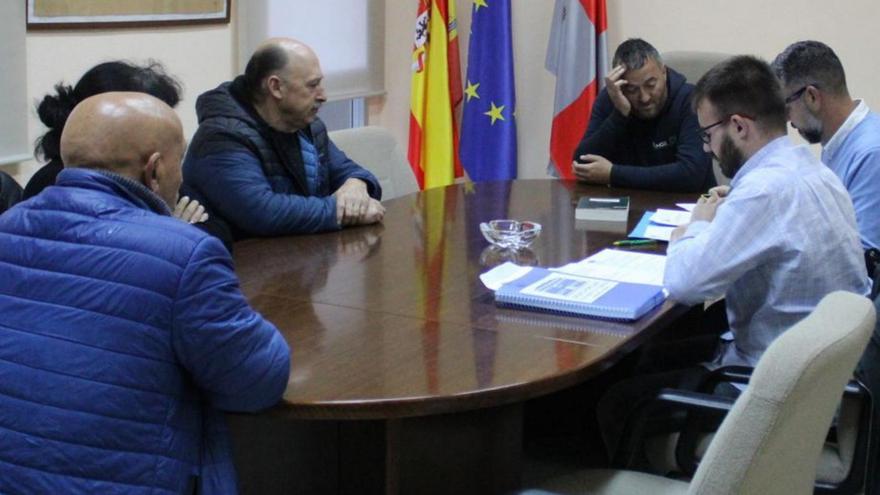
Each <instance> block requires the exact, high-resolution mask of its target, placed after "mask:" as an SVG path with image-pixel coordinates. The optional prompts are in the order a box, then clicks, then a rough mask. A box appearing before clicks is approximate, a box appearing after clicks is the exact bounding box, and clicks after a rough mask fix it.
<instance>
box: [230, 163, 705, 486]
mask: <svg viewBox="0 0 880 495" xmlns="http://www.w3.org/2000/svg"><path fill="white" fill-rule="evenodd" d="M583 195H589V196H594V197H611V196H629V197H630V201H631V206H630V214H629V221H628V226H627V227H628V229H632V227H633V226H634V225H635V223H636V222H637V221H638V219H639V218H641V216H642V214H643V213H644V212H645V211H646V210H650V209H653V208H656V207H658V206H660V207H673V205H674V204H675V203H676V202H680V201H694V200H695V198H694V195H683V194H668V193H657V192H647V191H635V190H621V189H609V188H605V187H589V186H584V185H581V184H576V183H573V182H566V181H557V180H518V181H509V182H486V183H477V184H459V185H453V186H449V187H446V188H437V189H431V190H428V191H424V192H420V193H416V194H412V195H409V196H405V197H401V198H397V199H394V200H391V201H388V202H386V203H385V205H386V208H387V212H386V215H385V219H384V222H383V223H382V224H381V225H373V226H366V227H357V228H351V229H346V230H343V231H340V232H334V233H325V234H319V235H310V236H296V237H284V238H275V239H257V240H249V241H244V242H241V243H238V244H236V246H235V263H236V271H237V273H238V275H239V277H240V279H241V284H242V290H243V292H244V293H245V295H246V296H247V297H248V299H249V300H250V302H251V304H252V305H253V306H254V307H255V308H256V309H257V310H258V311H260V312H261V313H262V314H263V315H265V316H266V317H267V318H268V319H269V320H270V321H272V322H273V323H274V324H275V325H276V326H277V327H278V328H279V330H281V332H282V333H283V334H284V337H285V338H286V339H287V341H288V343H289V344H290V346H291V349H292V367H291V376H290V382H289V384H288V388H287V391H286V393H285V395H284V400H283V402H282V404H280V405H278V406H277V407H276V408H274V409H273V410H271V411H269V412H268V413H264V414H261V415H257V416H240V415H230V416H229V418H230V424H231V428H232V431H233V440H234V444H235V452H236V464H237V467H238V471H239V477H240V481H241V488H242V493H261V494H262V493H402V494H409V493H418V494H430V493H444V494H445V493H480V494H487V493H505V492H507V491H509V490H510V489H513V488H516V487H517V485H518V483H519V473H520V464H521V449H522V448H521V429H522V404H523V402H524V401H526V400H528V399H531V398H534V397H537V396H540V395H544V394H549V393H551V392H554V391H557V390H560V389H562V388H565V387H569V386H572V385H575V384H578V383H581V382H583V381H584V380H586V379H588V378H590V377H591V376H594V375H596V374H597V373H600V372H601V371H602V370H604V369H606V368H607V367H609V366H611V365H612V364H614V363H615V362H616V361H617V360H618V359H619V358H620V357H621V356H623V355H624V354H626V353H627V352H629V351H631V350H632V349H633V348H635V347H636V346H638V345H639V344H640V343H642V342H643V341H644V340H645V339H647V338H648V337H650V336H651V335H652V334H654V333H655V332H657V331H659V330H661V329H662V328H664V327H666V326H667V325H668V324H669V323H670V322H671V321H673V320H674V319H675V318H676V317H678V316H679V315H681V314H682V313H683V312H684V311H685V310H686V308H684V307H681V306H679V305H675V304H673V303H671V302H669V301H667V302H665V303H664V304H663V305H661V306H660V307H658V308H657V309H655V310H653V311H652V312H650V313H649V314H648V315H646V316H645V317H643V318H641V319H640V320H638V321H636V322H632V323H617V322H609V321H600V320H593V319H587V318H574V317H564V316H555V315H549V314H542V313H536V312H528V311H519V310H513V309H504V308H498V307H496V306H495V304H494V302H493V296H492V294H491V292H490V291H489V290H488V289H486V288H485V287H483V285H482V284H481V282H480V281H479V279H478V275H479V274H480V273H482V272H483V271H485V270H486V269H488V267H489V266H491V265H492V264H497V263H499V262H501V261H503V259H502V258H504V257H505V256H504V255H503V254H499V253H498V252H497V251H495V250H492V249H491V248H490V247H489V245H488V243H487V242H486V241H485V239H483V236H482V234H481V233H480V231H479V224H480V222H484V221H488V220H491V219H496V218H515V219H522V220H533V221H536V222H538V223H541V224H542V225H543V232H542V234H541V236H540V237H539V238H538V239H537V241H536V242H535V243H534V244H533V245H532V246H531V249H530V250H528V251H525V252H522V253H519V254H518V261H520V262H522V263H532V264H537V265H540V266H557V265H562V264H565V263H568V262H570V261H575V260H579V259H582V258H584V257H586V256H588V255H590V254H592V253H595V252H597V251H599V250H601V249H603V248H605V247H608V246H609V245H610V244H611V242H613V241H614V240H617V239H620V238H623V237H625V232H619V233H618V232H602V231H596V230H589V228H586V227H584V226H582V225H580V224H579V223H577V222H575V218H574V207H575V204H576V202H577V199H578V198H579V197H580V196H583ZM664 249H665V245H661V247H660V248H658V250H661V251H662V250H664Z"/></svg>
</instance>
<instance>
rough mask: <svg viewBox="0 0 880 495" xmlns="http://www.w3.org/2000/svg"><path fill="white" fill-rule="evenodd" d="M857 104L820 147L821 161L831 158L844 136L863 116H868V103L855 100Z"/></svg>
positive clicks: (826, 161)
mask: <svg viewBox="0 0 880 495" xmlns="http://www.w3.org/2000/svg"><path fill="white" fill-rule="evenodd" d="M856 101H857V102H858V104H857V105H856V108H855V109H853V111H852V112H850V114H849V117H847V118H846V120H844V121H843V124H842V125H841V126H840V129H837V132H835V133H834V135H833V136H831V139H829V140H828V142H827V143H826V144H825V146H823V147H822V161H823V162H825V163H828V160H826V157H827V158H829V159H830V158H831V157H832V156H834V154H835V153H837V150H838V149H840V145H842V144H843V142H844V141H845V140H846V137H847V136H849V133H850V132H852V130H853V129H855V128H856V126H857V125H859V124H860V123H861V122H862V121H863V120H865V117H867V116H868V111H869V109H868V105H867V104H866V103H865V100H856Z"/></svg>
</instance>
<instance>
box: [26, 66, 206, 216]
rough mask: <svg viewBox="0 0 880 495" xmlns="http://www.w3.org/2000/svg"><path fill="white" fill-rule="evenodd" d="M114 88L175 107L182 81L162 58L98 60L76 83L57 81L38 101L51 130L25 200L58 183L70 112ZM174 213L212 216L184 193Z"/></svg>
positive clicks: (39, 149)
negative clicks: (140, 61)
mask: <svg viewBox="0 0 880 495" xmlns="http://www.w3.org/2000/svg"><path fill="white" fill-rule="evenodd" d="M110 91H134V92H138V93H147V94H148V95H151V96H155V97H156V98H158V99H160V100H162V101H164V102H165V103H167V104H168V106H170V107H174V106H176V105H177V103H178V102H179V101H180V91H181V88H180V83H178V82H177V81H176V80H175V79H174V78H173V77H171V76H170V75H168V74H166V73H165V69H164V68H163V67H162V65H161V64H159V63H158V62H152V61H151V62H149V63H148V64H147V65H144V66H140V65H134V64H131V63H129V62H125V61H122V60H114V61H112V62H104V63H102V64H98V65H96V66H94V67H92V68H91V69H89V71H88V72H86V73H85V74H83V76H82V77H81V78H80V80H79V82H77V83H76V86H73V87H71V86H68V85H65V84H64V83H58V84H56V85H55V94H54V95H53V94H49V95H46V96H45V97H44V98H43V101H41V102H40V103H39V104H38V105H37V115H39V117H40V120H41V121H42V122H43V124H45V125H46V127H48V128H49V130H48V131H47V132H46V133H45V134H43V135H42V136H41V137H40V138H39V139H37V145H36V149H34V155H35V156H36V157H37V159H38V160H47V161H48V163H46V164H45V165H43V167H42V168H40V170H37V173H35V174H34V176H33V177H32V178H31V180H30V181H28V183H27V185H26V186H25V188H24V194H23V195H22V198H21V199H22V200H25V199H28V198H30V197H32V196H35V195H37V194H39V193H40V191H42V190H43V189H45V188H47V187H49V186H51V185H53V184H55V177H56V176H57V175H58V173H59V172H61V169H63V168H64V163H63V162H62V161H61V131H63V130H64V123H65V122H67V116H68V115H70V112H71V111H72V110H73V107H75V106H76V105H77V104H78V103H79V102H81V101H83V100H85V99H86V98H88V97H90V96H94V95H97V94H100V93H107V92H110ZM173 214H174V216H175V217H177V218H179V219H181V220H184V221H186V222H189V223H199V222H204V221H206V220H207V219H208V215H207V214H206V213H205V208H204V207H203V206H202V205H201V204H199V202H198V201H195V200H190V199H189V198H188V197H186V196H184V197H182V198H181V199H180V202H179V203H178V204H177V207H176V208H175V209H174V212H173Z"/></svg>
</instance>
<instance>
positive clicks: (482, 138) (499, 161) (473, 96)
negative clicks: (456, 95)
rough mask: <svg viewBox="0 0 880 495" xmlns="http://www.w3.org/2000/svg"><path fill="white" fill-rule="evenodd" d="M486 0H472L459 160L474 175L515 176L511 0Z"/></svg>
mask: <svg viewBox="0 0 880 495" xmlns="http://www.w3.org/2000/svg"><path fill="white" fill-rule="evenodd" d="M490 3H491V6H490V5H488V4H487V3H486V1H485V0H474V3H473V10H472V14H473V15H472V18H471V38H470V44H469V48H468V50H469V51H468V65H467V87H466V88H465V90H464V93H465V95H467V100H466V102H465V103H466V104H465V105H464V112H463V117H462V123H461V138H460V140H459V157H460V158H461V164H462V165H463V166H464V168H465V170H467V173H468V176H469V177H470V178H471V180H474V181H485V180H502V179H514V178H516V117H515V116H516V91H515V87H514V80H513V45H512V42H511V23H510V0H490ZM473 81H479V83H476V84H474V83H473ZM477 88H479V94H477ZM487 117H488V118H487Z"/></svg>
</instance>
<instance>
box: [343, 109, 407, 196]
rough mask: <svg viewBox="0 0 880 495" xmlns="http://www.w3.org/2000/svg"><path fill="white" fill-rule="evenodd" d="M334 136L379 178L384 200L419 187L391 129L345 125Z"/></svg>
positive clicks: (346, 150)
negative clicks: (344, 127)
mask: <svg viewBox="0 0 880 495" xmlns="http://www.w3.org/2000/svg"><path fill="white" fill-rule="evenodd" d="M330 139H331V140H332V141H333V143H334V144H336V146H337V147H339V149H341V150H342V151H344V152H345V154H346V155H348V157H349V158H351V159H352V160H354V161H355V162H357V163H358V164H360V165H361V166H363V167H365V168H366V169H367V170H369V171H370V172H372V173H373V175H375V176H376V178H377V179H379V183H380V184H381V185H382V199H383V200H385V199H393V198H396V197H398V196H403V195H405V194H409V193H412V192H416V191H418V190H419V185H418V183H417V182H416V178H415V176H414V175H413V173H412V170H411V169H410V167H409V164H408V163H407V161H406V158H404V156H403V153H402V152H401V151H400V148H399V147H398V146H397V141H396V140H395V139H394V136H392V135H391V133H390V132H388V130H387V129H384V128H382V127H375V126H367V127H357V128H354V129H343V130H339V131H333V132H331V133H330Z"/></svg>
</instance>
